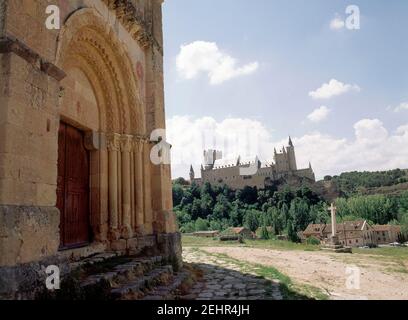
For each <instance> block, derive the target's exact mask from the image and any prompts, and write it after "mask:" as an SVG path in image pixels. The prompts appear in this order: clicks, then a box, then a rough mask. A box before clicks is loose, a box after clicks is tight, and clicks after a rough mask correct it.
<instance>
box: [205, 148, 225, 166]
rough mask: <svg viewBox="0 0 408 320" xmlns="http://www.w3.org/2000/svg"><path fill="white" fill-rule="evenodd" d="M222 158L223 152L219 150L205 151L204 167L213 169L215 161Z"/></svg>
mask: <svg viewBox="0 0 408 320" xmlns="http://www.w3.org/2000/svg"><path fill="white" fill-rule="evenodd" d="M221 158H222V152H221V151H217V150H207V151H204V168H205V170H212V169H213V168H214V164H215V161H217V160H219V159H221Z"/></svg>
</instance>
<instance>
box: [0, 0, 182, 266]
mask: <svg viewBox="0 0 408 320" xmlns="http://www.w3.org/2000/svg"><path fill="white" fill-rule="evenodd" d="M131 4H133V6H132V5H131ZM161 4H162V1H161V0H121V1H113V0H70V1H66V0H57V1H53V2H51V1H49V0H12V1H5V0H1V1H0V75H1V77H0V205H1V206H2V207H1V210H0V219H2V220H1V227H2V228H1V229H0V230H1V233H0V249H1V252H0V256H1V257H0V266H13V265H16V264H18V265H19V264H22V263H30V262H38V261H42V260H44V259H45V258H46V257H52V256H58V255H59V253H58V252H57V251H58V245H59V223H60V221H59V214H58V210H57V209H56V208H55V205H56V187H57V162H58V128H59V123H60V120H61V119H62V120H64V121H66V122H68V123H70V124H72V125H74V126H76V127H78V128H79V129H82V130H84V131H87V132H88V133H91V134H90V135H89V136H90V137H91V140H92V139H93V138H92V137H94V138H95V139H96V140H97V141H96V142H95V143H94V144H93V145H92V146H91V149H90V156H91V177H90V184H91V187H90V188H91V190H90V193H91V196H90V198H91V211H92V212H91V225H92V228H93V231H94V240H95V241H97V242H101V243H104V244H106V246H107V248H109V249H111V250H118V251H125V252H128V253H129V252H133V253H137V252H138V251H139V249H140V248H143V246H147V247H148V246H150V245H151V243H150V242H148V241H147V240H146V239H148V238H147V237H149V236H153V237H155V236H156V235H157V234H161V233H169V234H172V233H175V232H177V224H176V219H175V215H174V213H173V212H172V192H171V177H170V166H169V165H160V166H156V165H153V164H152V163H151V161H150V150H151V148H152V146H153V143H151V142H149V141H148V139H149V137H150V134H151V132H152V131H153V130H155V129H165V116H164V90H163V34H162V21H161V20H162V15H161ZM48 5H57V6H59V8H60V10H61V29H60V30H48V29H47V28H46V25H45V21H46V18H47V14H46V7H47V6H48ZM112 135H114V136H115V137H117V138H118V145H114V146H112V144H111V145H109V138H108V137H109V136H112ZM115 139H116V138H115ZM115 144H116V142H115ZM113 162H114V165H111V164H112V163H113ZM110 168H111V169H113V170H110ZM113 189H115V190H114V192H110V190H113ZM29 227H31V229H30V228H29ZM34 231H35V234H34V233H33V232H34ZM140 239H143V240H140ZM30 241H31V243H30ZM145 241H147V243H145ZM177 241H178V242H179V239H178V238H175V240H174V241H173V242H172V243H173V244H174V245H175V246H177V245H179V244H177ZM155 245H156V246H157V244H153V246H155ZM6 247H7V248H9V251H10V252H9V253H8V254H7V255H3V250H5V248H6ZM165 247H166V246H165ZM135 248H136V249H135ZM166 248H167V249H166V250H167V251H169V249H168V246H167V247H166ZM170 251H171V250H170ZM179 251H180V250H178V249H177V250H173V251H172V252H173V253H174V254H177V255H179V254H180V252H179ZM176 258H177V257H176Z"/></svg>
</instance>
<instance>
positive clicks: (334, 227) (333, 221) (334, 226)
mask: <svg viewBox="0 0 408 320" xmlns="http://www.w3.org/2000/svg"><path fill="white" fill-rule="evenodd" d="M329 210H330V213H331V225H332V237H335V236H336V234H337V223H336V210H337V208H336V207H335V206H334V203H332V204H331V206H330V208H329Z"/></svg>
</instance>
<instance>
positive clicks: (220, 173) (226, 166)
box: [190, 137, 316, 190]
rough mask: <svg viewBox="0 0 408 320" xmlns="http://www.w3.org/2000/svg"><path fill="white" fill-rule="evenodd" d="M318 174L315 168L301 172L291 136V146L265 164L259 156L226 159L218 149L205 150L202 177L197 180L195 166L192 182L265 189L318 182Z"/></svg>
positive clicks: (192, 170)
mask: <svg viewBox="0 0 408 320" xmlns="http://www.w3.org/2000/svg"><path fill="white" fill-rule="evenodd" d="M315 181H316V180H315V174H314V172H313V169H312V165H311V164H310V163H309V168H306V169H298V168H297V164H296V155H295V147H294V145H293V143H292V139H291V138H290V137H289V143H288V146H287V147H283V148H282V150H281V152H279V153H278V152H277V151H276V149H275V150H274V162H273V163H271V164H269V163H262V162H261V161H260V160H259V158H258V157H257V156H256V157H255V158H254V159H247V160H244V159H243V158H241V156H238V158H236V159H223V158H222V152H221V151H217V150H207V151H204V164H203V165H201V178H195V172H194V168H193V166H191V167H190V182H191V183H195V184H197V185H203V184H204V183H206V182H209V183H210V184H212V185H219V186H221V185H227V186H228V187H230V188H232V189H235V190H237V189H243V188H244V187H246V186H250V187H257V188H258V189H263V188H265V187H267V186H271V185H274V184H289V185H291V186H298V185H301V184H302V183H303V182H308V183H314V182H315Z"/></svg>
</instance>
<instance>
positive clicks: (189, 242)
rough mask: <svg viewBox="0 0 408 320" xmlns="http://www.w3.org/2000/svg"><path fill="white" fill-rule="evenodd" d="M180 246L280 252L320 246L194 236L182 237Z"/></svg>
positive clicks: (317, 248) (310, 249)
mask: <svg viewBox="0 0 408 320" xmlns="http://www.w3.org/2000/svg"><path fill="white" fill-rule="evenodd" d="M182 244H183V246H186V247H226V246H233V247H243V248H245V247H253V248H264V249H268V248H270V249H281V250H304V251H317V250H320V246H313V245H308V244H303V243H302V244H300V243H293V242H290V241H281V240H245V241H244V243H238V242H236V241H219V240H218V239H213V238H200V237H194V236H184V235H183V236H182Z"/></svg>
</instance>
